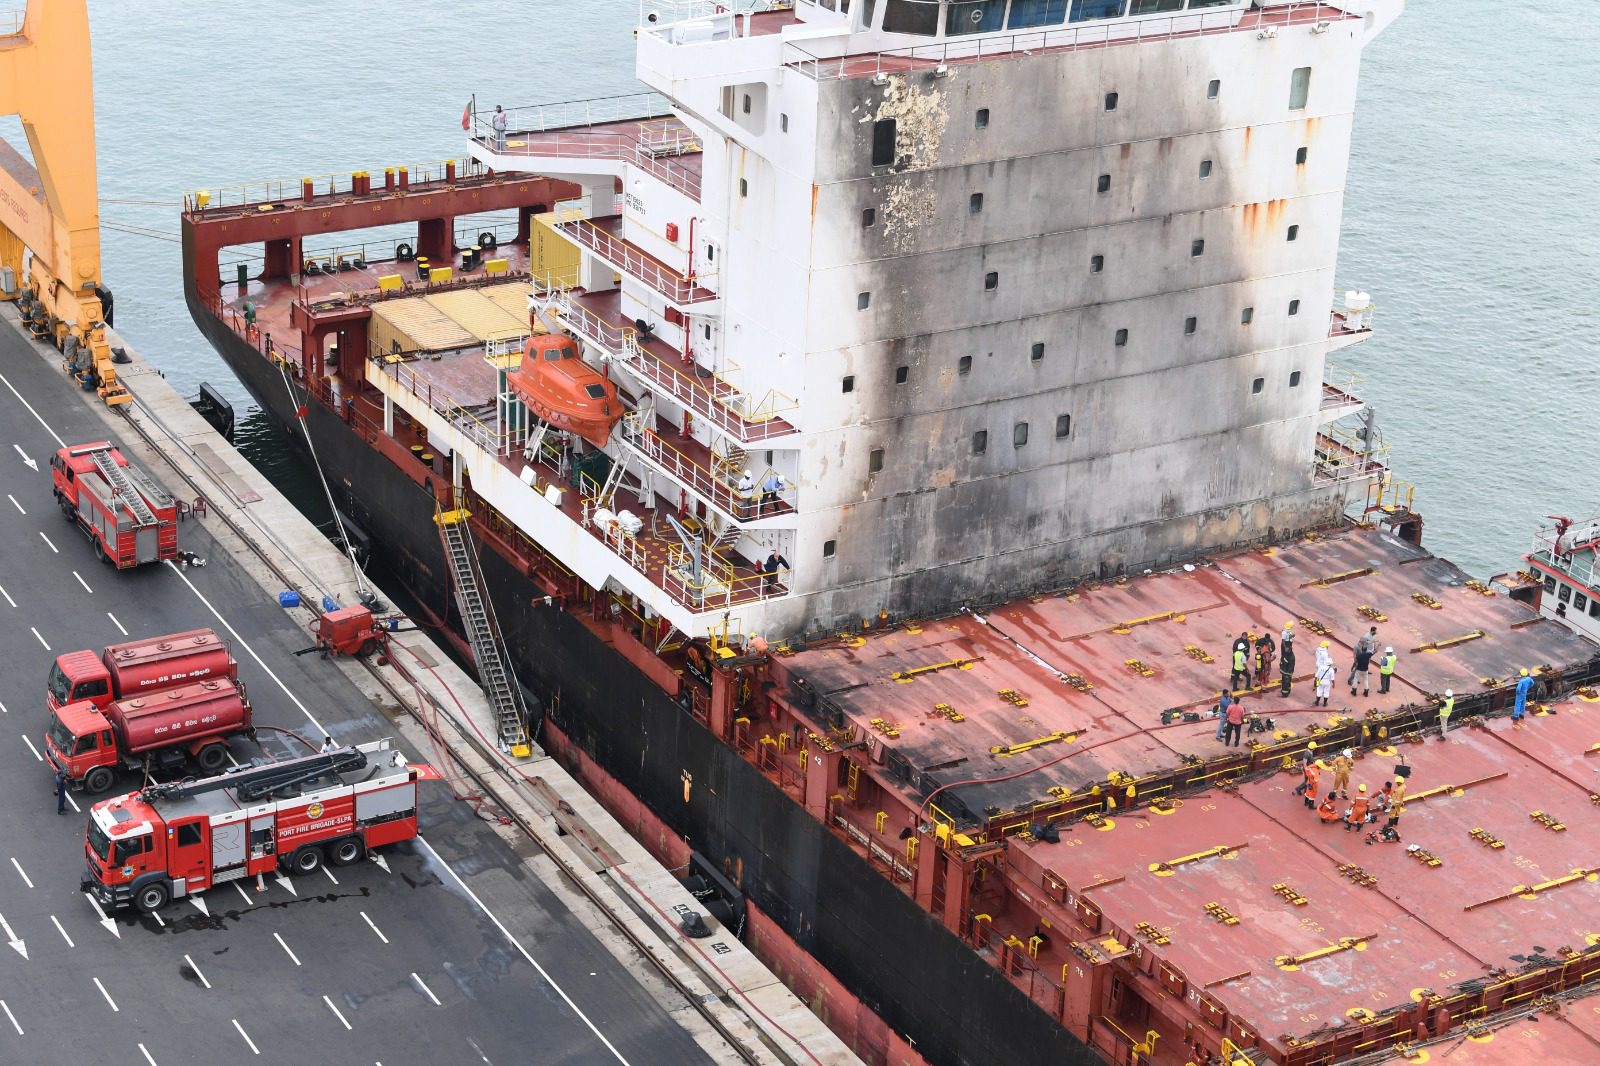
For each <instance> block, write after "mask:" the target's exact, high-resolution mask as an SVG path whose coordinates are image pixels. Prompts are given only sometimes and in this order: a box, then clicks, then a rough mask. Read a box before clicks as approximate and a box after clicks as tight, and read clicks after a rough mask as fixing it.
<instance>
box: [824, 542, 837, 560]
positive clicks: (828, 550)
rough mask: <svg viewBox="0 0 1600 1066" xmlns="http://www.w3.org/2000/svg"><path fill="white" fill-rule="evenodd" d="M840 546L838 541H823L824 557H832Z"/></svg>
mask: <svg viewBox="0 0 1600 1066" xmlns="http://www.w3.org/2000/svg"><path fill="white" fill-rule="evenodd" d="M838 547H839V542H838V541H833V540H825V541H823V542H822V557H823V558H824V559H832V558H833V553H834V551H835V550H836V549H837V548H838Z"/></svg>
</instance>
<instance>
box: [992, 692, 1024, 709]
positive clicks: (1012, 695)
mask: <svg viewBox="0 0 1600 1066" xmlns="http://www.w3.org/2000/svg"><path fill="white" fill-rule="evenodd" d="M998 695H999V696H1000V698H1001V699H1003V700H1005V701H1006V702H1007V703H1009V704H1011V706H1013V707H1026V706H1027V705H1028V697H1026V696H1024V695H1023V694H1022V693H1020V692H1018V691H1017V690H1016V689H1014V688H1003V689H1001V690H1000V692H999V693H998Z"/></svg>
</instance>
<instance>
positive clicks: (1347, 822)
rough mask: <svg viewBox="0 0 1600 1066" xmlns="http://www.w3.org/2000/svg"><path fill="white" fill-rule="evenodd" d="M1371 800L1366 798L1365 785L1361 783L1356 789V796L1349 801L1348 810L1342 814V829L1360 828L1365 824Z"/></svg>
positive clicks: (1348, 830)
mask: <svg viewBox="0 0 1600 1066" xmlns="http://www.w3.org/2000/svg"><path fill="white" fill-rule="evenodd" d="M1370 807H1371V801H1370V800H1368V799H1367V786H1366V785H1362V786H1361V787H1360V788H1358V789H1356V798H1355V799H1353V800H1351V801H1350V810H1349V811H1348V812H1347V813H1346V814H1345V816H1344V831H1345V832H1346V833H1348V832H1350V830H1352V829H1360V828H1361V827H1362V826H1364V825H1366V824H1367V810H1368V808H1370Z"/></svg>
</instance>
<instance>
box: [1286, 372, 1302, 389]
mask: <svg viewBox="0 0 1600 1066" xmlns="http://www.w3.org/2000/svg"><path fill="white" fill-rule="evenodd" d="M1289 387H1290V388H1291V389H1298V388H1299V387H1300V371H1298V370H1291V371H1289Z"/></svg>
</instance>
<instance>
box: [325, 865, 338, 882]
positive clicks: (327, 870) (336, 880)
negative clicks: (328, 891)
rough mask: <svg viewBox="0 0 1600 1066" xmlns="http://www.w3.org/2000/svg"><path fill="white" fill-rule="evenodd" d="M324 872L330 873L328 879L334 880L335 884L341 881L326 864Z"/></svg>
mask: <svg viewBox="0 0 1600 1066" xmlns="http://www.w3.org/2000/svg"><path fill="white" fill-rule="evenodd" d="M322 872H323V873H325V874H327V875H328V880H330V881H332V882H333V883H334V884H338V883H339V879H338V878H337V877H335V876H333V871H332V870H330V869H328V868H327V867H326V866H324V867H323V868H322Z"/></svg>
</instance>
